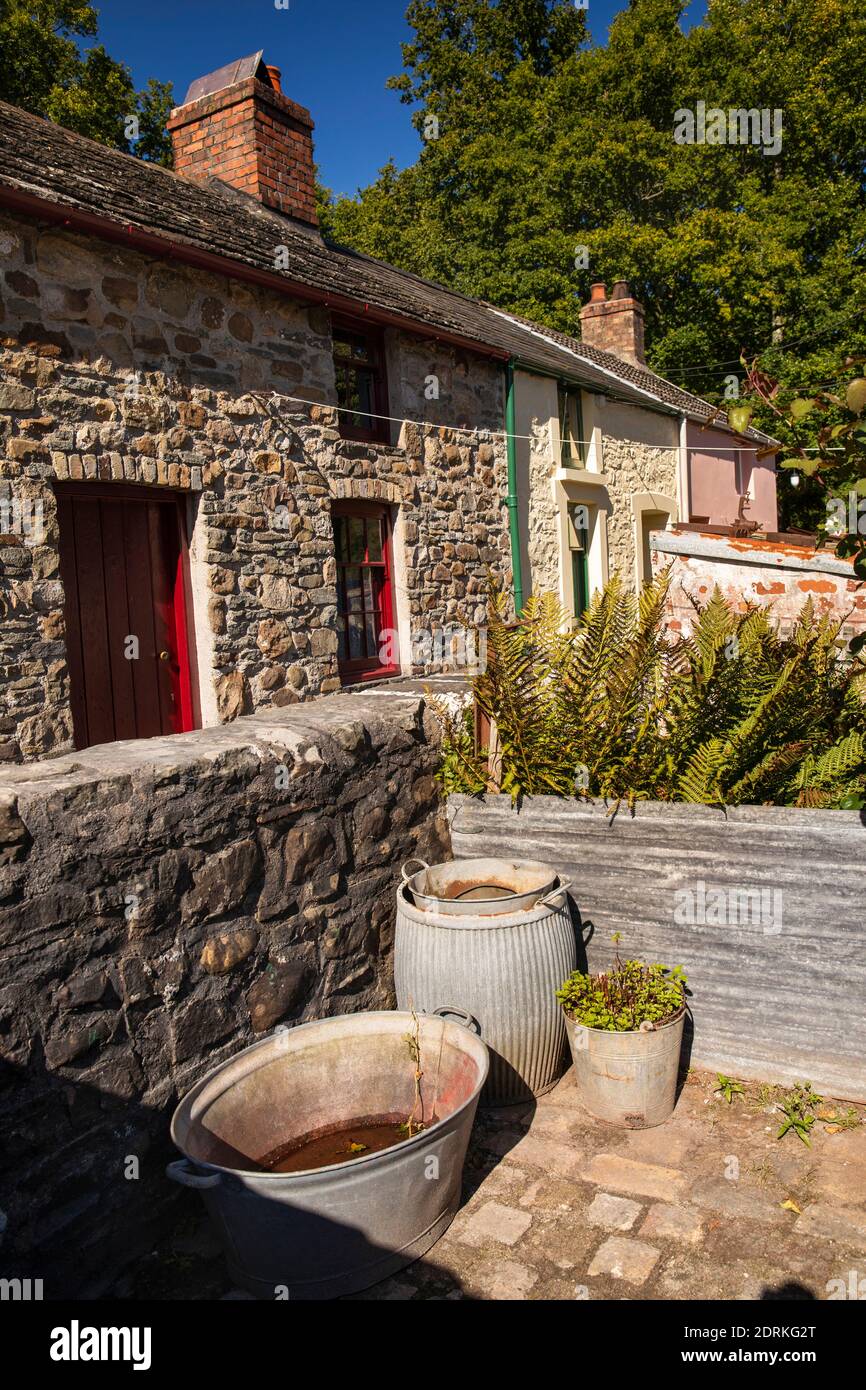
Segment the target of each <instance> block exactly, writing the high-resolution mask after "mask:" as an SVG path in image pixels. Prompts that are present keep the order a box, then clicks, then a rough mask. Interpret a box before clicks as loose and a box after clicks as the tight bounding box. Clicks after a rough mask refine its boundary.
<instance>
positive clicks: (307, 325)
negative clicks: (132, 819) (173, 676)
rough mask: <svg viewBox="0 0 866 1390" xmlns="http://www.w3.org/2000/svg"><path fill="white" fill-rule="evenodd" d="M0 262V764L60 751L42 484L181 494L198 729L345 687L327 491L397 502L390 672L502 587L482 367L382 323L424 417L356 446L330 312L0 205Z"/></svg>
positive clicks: (62, 677)
mask: <svg viewBox="0 0 866 1390" xmlns="http://www.w3.org/2000/svg"><path fill="white" fill-rule="evenodd" d="M0 254H2V261H3V267H4V269H3V276H2V281H0V320H2V325H3V326H2V330H0V349H2V356H0V504H2V503H5V504H6V509H5V511H2V512H0V515H2V516H6V517H10V518H11V524H10V525H9V526H8V529H5V533H4V534H0V761H3V760H13V761H17V760H22V759H25V760H26V759H32V758H39V757H42V756H45V755H48V754H56V753H58V752H62V751H63V750H64V749H68V748H69V747H70V746H71V736H72V728H71V714H70V708H69V675H68V670H67V665H66V655H65V645H64V622H63V610H62V604H63V587H62V584H61V580H60V571H59V561H58V532H57V519H56V505H55V499H54V492H53V489H52V483H53V482H54V480H55V479H59V480H68V479H74V480H82V481H86V480H96V479H102V480H106V479H107V480H115V481H118V482H121V481H123V482H127V483H143V484H149V485H151V486H158V487H166V488H171V489H173V490H175V491H177V492H179V493H185V494H188V496H189V499H190V500H189V511H190V526H191V567H192V588H193V592H194V596H195V612H194V614H193V619H194V628H195V645H196V649H197V658H198V663H197V664H198V671H199V683H200V691H199V694H200V703H201V707H202V713H203V722H204V723H205V724H209V723H216V722H218V721H220V720H222V721H225V720H229V719H231V718H234V717H235V716H236V715H238V714H241V713H246V712H253V711H256V710H261V709H267V708H273V707H283V706H285V705H287V704H291V703H294V702H296V701H297V700H299V699H304V698H309V697H311V696H315V695H317V694H321V693H328V692H330V691H333V690H335V689H337V688H338V686H339V678H338V673H337V665H336V651H337V636H336V602H337V595H336V588H335V579H336V567H335V561H334V547H333V528H332V524H331V513H330V505H331V502H332V500H333V498H335V497H347V496H351V497H360V498H373V499H377V500H381V501H383V502H385V503H386V504H388V505H389V506H390V507H391V508H392V511H393V514H394V518H395V548H396V549H397V551H398V553H397V554H395V568H396V571H397V579H398V610H399V612H398V617H399V626H400V633H401V641H403V646H404V648H405V649H406V650H405V651H404V652H402V653H401V655H402V656H403V661H404V667H403V669H404V671H407V672H408V671H409V670H410V669H411V659H412V654H411V646H410V641H409V639H410V634H411V632H412V631H413V630H417V629H421V630H424V629H429V628H430V627H432V626H435V625H438V624H442V625H447V624H449V623H451V622H453V621H454V619H455V618H457V617H464V616H465V617H466V618H468V619H469V620H470V621H472V620H474V619H477V618H479V617H480V611H479V610H480V601H481V600H480V596H481V594H482V592H483V590H484V588H485V585H486V577H487V572H488V569H492V570H493V571H494V572H495V573H497V574H499V575H501V576H502V578H503V580H504V582H505V583H508V582H509V581H510V567H509V562H508V528H507V521H506V511H505V494H506V488H507V467H506V461H505V451H504V444H503V441H502V439H501V437H494V435H493V434H492V433H491V432H492V431H494V430H499V431H501V429H502V422H503V411H504V386H503V380H502V377H503V373H502V369H501V366H500V365H499V364H496V363H492V362H490V361H489V360H488V359H485V358H483V357H475V356H469V355H467V354H465V353H460V352H457V351H454V350H451V349H448V348H445V347H443V346H442V345H440V344H436V343H435V342H433V341H430V340H427V339H424V338H418V339H415V338H411V337H409V336H408V335H405V334H400V333H396V332H389V333H387V334H386V342H387V349H388V356H389V364H390V367H391V373H390V377H391V380H390V390H391V407H390V413H392V414H393V415H395V416H398V417H402V416H406V417H407V418H409V419H413V420H423V421H425V423H424V424H421V425H405V426H403V427H402V428H401V427H400V426H399V425H395V426H394V433H393V442H392V443H391V444H386V445H378V444H377V445H366V444H357V443H353V442H351V441H348V440H345V439H342V438H341V436H340V432H339V429H338V427H337V426H338V418H337V415H336V412H335V411H334V410H333V409H332V408H331V405H332V404H333V402H334V401H335V399H336V396H335V385H334V371H333V359H332V351H331V348H332V343H331V336H330V335H331V329H330V318H329V315H328V313H327V312H326V311H325V310H323V309H321V308H318V307H309V306H305V305H302V304H300V303H298V302H295V301H292V300H290V299H288V298H285V297H279V296H277V295H275V294H273V293H271V292H270V291H265V290H262V289H258V288H255V287H248V286H245V285H243V284H240V283H237V282H233V281H228V280H225V279H222V278H220V277H216V276H211V275H208V274H206V273H204V272H198V271H193V270H187V269H182V268H179V267H177V266H169V265H166V264H164V263H162V262H159V261H156V260H153V259H150V258H148V257H146V256H142V255H140V254H138V253H137V252H135V251H132V250H128V249H126V248H119V247H115V246H109V245H107V244H104V243H100V242H97V241H95V240H91V239H89V238H86V237H81V236H77V235H72V234H69V233H66V232H64V231H58V230H54V229H44V228H42V227H39V226H37V225H36V224H35V223H33V222H30V221H28V220H26V219H23V218H17V217H14V218H13V217H11V216H6V215H4V216H2V217H0ZM431 375H435V377H436V378H437V381H438V383H439V397H438V399H436V400H428V399H427V398H426V396H425V381H426V379H427V378H428V377H430V376H431ZM298 397H301V398H303V399H304V400H305V401H312V402H314V404H312V405H309V404H299V403H298V400H297V399H296V398H298ZM428 421H429V424H428V423H426V422H428ZM463 426H471V427H472V428H473V429H474V430H475V431H480V433H478V432H474V433H473V432H469V430H467V429H463V428H458V427H463ZM25 516H29V517H33V518H38V524H37V526H36V527H35V529H33V530H32V531H31V532H30V533H28V534H24V533H23V527H22V525H21V524H17V523H16V518H21V517H25ZM404 639H405V640H404ZM417 669H418V670H419V671H427V670H431V669H437V665H436V662H435V661H432V662H431V661H427V660H422V661H421V662H419V663H418V664H417Z"/></svg>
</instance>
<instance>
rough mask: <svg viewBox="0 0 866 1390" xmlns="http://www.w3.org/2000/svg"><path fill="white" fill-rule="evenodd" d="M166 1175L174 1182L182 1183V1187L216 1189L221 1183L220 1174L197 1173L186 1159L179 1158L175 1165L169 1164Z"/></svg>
mask: <svg viewBox="0 0 866 1390" xmlns="http://www.w3.org/2000/svg"><path fill="white" fill-rule="evenodd" d="M165 1175H166V1177H167V1178H171V1180H172V1182H178V1183H180V1185H181V1187H198V1188H201V1187H216V1186H217V1184H218V1183H219V1182H220V1181H221V1174H219V1173H197V1172H196V1171H195V1169H194V1168H191V1167H190V1164H189V1161H188V1159H185V1158H178V1159H175V1161H174V1163H169V1165H168V1167H167V1168H166V1170H165Z"/></svg>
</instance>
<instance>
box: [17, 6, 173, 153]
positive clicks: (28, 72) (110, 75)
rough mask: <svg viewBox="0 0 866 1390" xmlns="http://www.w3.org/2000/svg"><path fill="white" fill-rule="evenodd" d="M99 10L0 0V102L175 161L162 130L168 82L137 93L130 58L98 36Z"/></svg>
mask: <svg viewBox="0 0 866 1390" xmlns="http://www.w3.org/2000/svg"><path fill="white" fill-rule="evenodd" d="M96 32H97V15H96V11H95V10H94V9H93V6H92V5H90V4H87V3H83V0H35V3H26V0H0V100H3V101H8V102H10V103H11V104H12V105H13V106H20V107H23V109H24V110H25V111H32V112H33V113H34V115H37V116H43V117H45V118H46V119H48V120H51V121H56V122H57V124H58V125H62V126H65V127H66V128H67V129H69V130H75V131H77V132H78V133H79V134H80V135H87V136H89V137H90V139H92V140H99V141H100V142H101V143H102V144H105V145H112V146H114V148H115V149H119V150H124V151H125V152H127V153H130V154H137V155H138V156H139V157H140V158H142V159H147V160H151V161H153V162H155V163H158V164H164V165H167V166H170V165H171V141H170V139H169V137H168V135H167V133H166V130H165V122H166V119H167V115H168V112H169V110H170V109H171V106H172V94H171V84H170V83H164V82H156V81H154V79H151V80H150V82H149V83H148V86H147V88H145V90H144V91H142V92H136V91H135V87H134V84H133V81H132V75H131V73H130V70H129V68H128V67H127V66H126V64H125V63H118V62H116V61H115V60H114V59H113V58H111V57H110V56H109V55H108V53H106V51H105V49H104V48H103V47H102V45H101V44H97V45H95V46H94V47H92V48H90V49H88V50H87V52H86V53H85V54H84V55H82V53H81V51H80V50H79V46H78V42H77V40H79V39H88V38H95V36H96Z"/></svg>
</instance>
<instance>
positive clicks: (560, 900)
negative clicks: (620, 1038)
mask: <svg viewBox="0 0 866 1390" xmlns="http://www.w3.org/2000/svg"><path fill="white" fill-rule="evenodd" d="M575 966H576V946H575V938H574V928H573V925H572V920H571V913H570V912H569V908H568V899H567V894H566V892H565V889H564V888H563V889H560V890H559V893H558V894H557V895H556V896H555V897H554V896H553V895H551V900H550V902H549V903H547V904H538V905H537V906H536V907H534V908H530V909H529V910H528V911H524V912H514V913H501V914H496V915H490V916H478V915H475V914H474V913H473V914H468V915H466V916H464V917H459V916H454V915H451V914H447V913H436V912H427V911H424V910H423V909H421V908H418V907H416V906H415V905H414V903H412V902H411V901H410V900H409V899H408V897H407V895H406V892H405V889H404V888H402V887H401V888H400V889H399V891H398V893H397V928H396V936H395V941H394V984H395V987H396V990H397V1004H398V1007H399V1008H401V1009H408V1008H415V1009H425V1010H426V1009H432V1008H434V1007H436V1006H438V1005H439V1004H441V1003H443V1002H445V1001H448V1002H449V1003H452V1004H456V1005H459V1006H460V1008H463V1009H466V1010H467V1011H468V1012H469V1013H470V1014H471V1015H472V1016H473V1017H474V1018H475V1019H476V1020H477V1022H478V1025H479V1028H480V1030H481V1036H482V1038H483V1039H484V1041H485V1042H486V1043H487V1045H488V1046H489V1048H490V1076H489V1079H488V1082H487V1085H486V1086H485V1088H484V1093H483V1095H482V1104H483V1105H514V1104H517V1103H518V1102H520V1101H525V1100H528V1099H529V1098H530V1097H531V1096H533V1095H535V1096H539V1095H543V1094H544V1092H545V1091H548V1090H550V1088H551V1086H553V1085H554V1084H555V1083H556V1081H557V1079H558V1078H559V1077H560V1076H561V1075H562V1072H563V1070H564V1069H565V1064H566V1055H567V1050H566V1037H565V1022H564V1019H563V1014H562V1010H561V1009H560V1007H559V1004H558V1003H557V1001H556V991H557V989H558V988H559V986H560V985H561V984H562V982H563V980H564V979H565V977H566V976H567V975H569V974H570V973H571V971H572V970H574V969H575Z"/></svg>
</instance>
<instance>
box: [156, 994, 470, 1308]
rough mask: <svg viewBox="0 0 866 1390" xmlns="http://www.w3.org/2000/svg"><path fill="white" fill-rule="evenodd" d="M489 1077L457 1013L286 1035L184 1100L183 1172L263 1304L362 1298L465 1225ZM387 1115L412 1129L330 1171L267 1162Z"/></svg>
mask: <svg viewBox="0 0 866 1390" xmlns="http://www.w3.org/2000/svg"><path fill="white" fill-rule="evenodd" d="M447 1012H448V1014H449V1015H453V1014H455V1013H459V1011H457V1010H454V1009H449V1010H448V1011H447ZM416 1052H417V1055H418V1059H419V1060H418V1061H417V1062H416ZM487 1067H488V1054H487V1048H486V1046H485V1044H484V1043H483V1042H482V1041H481V1039H480V1038H479V1037H477V1035H476V1034H475V1033H474V1032H472V1031H471V1029H470V1028H468V1027H467V1026H466V1025H465V1023H462V1022H457V1021H455V1020H454V1018H453V1017H448V1018H443V1017H440V1016H438V1015H429V1016H423V1015H418V1016H413V1015H412V1014H411V1013H398V1012H391V1013H358V1014H347V1015H344V1016H342V1017H339V1018H326V1019H320V1020H318V1021H316V1022H314V1023H306V1024H302V1025H301V1026H300V1027H298V1028H292V1029H287V1030H286V1031H285V1032H281V1033H278V1034H276V1035H274V1036H271V1037H269V1038H266V1039H264V1040H263V1041H262V1042H258V1043H254V1044H253V1046H252V1047H248V1048H246V1049H245V1050H244V1051H243V1052H241V1053H239V1054H238V1055H237V1056H236V1057H233V1058H231V1059H230V1060H229V1061H228V1062H224V1063H222V1064H221V1065H220V1066H219V1067H217V1068H215V1070H213V1071H211V1072H209V1073H208V1075H207V1076H205V1077H203V1078H202V1080H201V1081H199V1082H198V1084H197V1085H196V1086H194V1087H193V1089H192V1090H191V1091H190V1092H189V1093H188V1095H187V1096H185V1097H184V1099H183V1100H182V1101H181V1103H180V1105H179V1106H178V1108H177V1110H176V1111H175V1114H174V1118H173V1120H172V1125H171V1134H172V1138H173V1140H174V1142H175V1144H176V1145H177V1147H178V1148H179V1149H180V1151H181V1153H183V1154H184V1158H183V1159H181V1160H179V1161H178V1162H175V1163H172V1164H170V1165H169V1168H168V1175H169V1177H171V1178H173V1179H174V1180H175V1181H176V1182H179V1183H182V1184H183V1185H184V1186H186V1187H193V1188H197V1189H198V1190H199V1191H200V1192H201V1195H202V1198H203V1199H204V1202H205V1205H206V1207H207V1209H208V1212H209V1213H210V1216H211V1217H212V1219H213V1221H214V1224H215V1226H216V1228H217V1230H218V1231H219V1234H220V1237H221V1239H222V1242H223V1246H224V1249H225V1253H226V1258H227V1260H228V1265H229V1270H230V1272H231V1274H232V1276H233V1277H234V1279H235V1280H236V1281H237V1282H238V1284H239V1285H240V1286H241V1287H243V1288H245V1289H248V1290H249V1291H250V1292H251V1293H254V1294H256V1295H257V1296H258V1297H259V1298H263V1299H278V1298H289V1299H325V1298H337V1297H339V1296H340V1295H343V1294H350V1293H357V1292H359V1291H360V1290H361V1289H366V1288H369V1287H370V1285H371V1284H376V1283H378V1282H379V1280H380V1279H384V1278H386V1277H387V1276H388V1275H389V1274H393V1273H394V1271H395V1270H398V1269H402V1268H403V1267H404V1266H405V1265H408V1264H411V1263H412V1261H413V1260H416V1259H417V1258H418V1257H419V1256H420V1255H423V1254H424V1253H425V1251H427V1250H429V1249H430V1247H431V1246H432V1245H433V1244H434V1243H435V1242H436V1241H437V1240H438V1239H439V1237H440V1236H441V1235H442V1234H443V1232H444V1231H445V1230H446V1229H447V1228H448V1226H449V1225H450V1223H451V1221H452V1219H453V1217H454V1215H455V1213H456V1211H457V1206H458V1203H459V1201H460V1190H461V1180H462V1174H463V1163H464V1159H465V1157H466V1147H467V1144H468V1142H469V1134H470V1131H471V1129H472V1123H473V1120H474V1119H475V1111H476V1109H477V1106H478V1097H479V1095H480V1092H481V1088H482V1086H483V1084H484V1081H485V1078H486V1076H487ZM418 1072H420V1073H421V1079H420V1081H419V1080H417V1073H418ZM419 1102H420V1103H419ZM407 1116H408V1117H411V1118H412V1119H413V1120H414V1126H413V1125H409V1126H408V1127H407V1125H406V1123H405V1122H406V1117H407ZM373 1118H375V1119H376V1120H377V1121H380V1122H381V1121H382V1120H383V1119H386V1120H388V1122H389V1124H393V1125H398V1122H400V1121H403V1123H402V1124H399V1129H400V1130H401V1131H406V1130H407V1128H408V1133H406V1137H405V1138H400V1139H395V1138H394V1137H393V1136H392V1138H391V1140H390V1143H391V1147H388V1148H383V1149H381V1150H379V1151H373V1150H372V1148H370V1149H368V1148H367V1147H366V1146H365V1145H364V1144H360V1143H355V1144H353V1143H349V1144H348V1145H346V1144H345V1143H344V1142H343V1147H342V1151H341V1157H340V1161H338V1162H336V1163H330V1164H329V1165H328V1166H319V1167H316V1168H315V1169H312V1168H307V1169H306V1170H305V1169H303V1168H301V1169H300V1170H299V1171H290V1172H289V1171H269V1170H268V1168H267V1166H263V1165H262V1158H263V1156H267V1155H272V1154H274V1153H275V1152H283V1151H285V1150H286V1149H288V1150H291V1146H292V1141H294V1140H298V1141H302V1142H303V1144H304V1150H303V1152H304V1154H307V1153H308V1152H309V1148H308V1145H309V1143H310V1141H311V1140H312V1142H313V1143H314V1144H315V1143H323V1142H325V1139H326V1138H327V1136H331V1138H332V1139H333V1138H334V1136H336V1135H339V1136H340V1137H341V1141H342V1140H343V1139H344V1137H345V1135H346V1134H351V1132H352V1128H353V1126H356V1127H357V1129H356V1132H357V1133H359V1134H361V1135H365V1130H364V1124H365V1122H369V1120H371V1119H373ZM395 1133H396V1131H395ZM316 1136H319V1138H316ZM322 1136H324V1137H325V1139H323V1138H322ZM347 1150H348V1152H347ZM355 1150H359V1152H358V1153H357V1156H352V1154H353V1153H354V1151H355ZM302 1161H303V1160H302Z"/></svg>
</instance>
